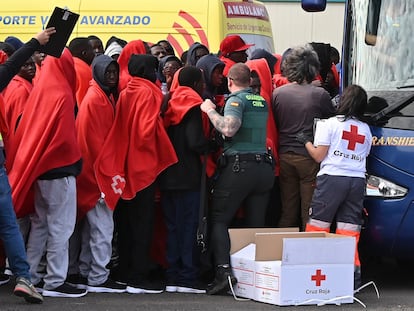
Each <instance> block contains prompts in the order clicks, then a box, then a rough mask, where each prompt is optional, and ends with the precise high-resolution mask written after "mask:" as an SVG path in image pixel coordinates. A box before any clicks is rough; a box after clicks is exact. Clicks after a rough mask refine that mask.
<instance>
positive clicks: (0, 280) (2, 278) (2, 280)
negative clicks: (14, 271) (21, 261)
mask: <svg viewBox="0 0 414 311" xmlns="http://www.w3.org/2000/svg"><path fill="white" fill-rule="evenodd" d="M9 282H10V276H8V275H7V274H4V273H0V285H3V284H7V283H9Z"/></svg>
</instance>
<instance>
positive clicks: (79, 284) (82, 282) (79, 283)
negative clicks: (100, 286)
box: [66, 274, 88, 289]
mask: <svg viewBox="0 0 414 311" xmlns="http://www.w3.org/2000/svg"><path fill="white" fill-rule="evenodd" d="M66 283H68V284H69V285H71V286H73V287H76V288H77V289H87V288H88V279H87V278H86V277H84V276H82V275H80V274H69V275H68V276H67V278H66Z"/></svg>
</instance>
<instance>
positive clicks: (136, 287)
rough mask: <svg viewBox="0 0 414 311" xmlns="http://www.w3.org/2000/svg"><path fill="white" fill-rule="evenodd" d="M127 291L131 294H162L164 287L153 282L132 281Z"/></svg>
mask: <svg viewBox="0 0 414 311" xmlns="http://www.w3.org/2000/svg"><path fill="white" fill-rule="evenodd" d="M126 291H127V292H128V293H130V294H160V293H162V292H163V291H164V287H163V286H162V285H160V284H158V283H157V282H152V281H132V282H128V284H127V288H126Z"/></svg>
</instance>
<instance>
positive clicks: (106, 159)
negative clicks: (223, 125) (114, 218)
mask: <svg viewBox="0 0 414 311" xmlns="http://www.w3.org/2000/svg"><path fill="white" fill-rule="evenodd" d="M161 102H162V93H161V90H160V89H159V88H158V87H157V86H156V85H155V84H154V83H151V82H150V81H148V80H146V79H142V78H138V77H132V78H131V80H130V81H129V83H128V85H127V88H126V89H125V90H124V91H122V92H121V94H120V96H119V99H118V102H117V105H116V110H115V120H114V123H113V126H112V128H111V130H110V132H109V134H108V136H107V139H106V140H105V143H104V145H103V146H102V151H101V153H100V154H99V156H98V159H97V160H96V163H95V171H96V179H97V181H98V185H99V188H100V189H101V191H102V192H103V193H104V194H105V200H106V203H107V205H108V206H109V207H110V208H112V209H114V208H115V206H116V203H117V201H118V199H119V198H120V197H122V198H123V199H126V200H128V199H132V198H134V197H135V195H136V193H137V192H139V191H140V190H142V189H144V188H146V187H147V186H149V185H150V184H152V183H153V182H154V181H155V179H156V178H157V176H158V175H159V173H161V172H162V171H163V170H164V169H166V168H167V167H168V166H170V165H172V164H174V163H176V162H177V156H176V154H175V151H174V147H173V146H172V144H171V142H170V140H169V137H168V135H167V132H166V130H165V128H164V125H163V120H162V119H161V117H160V113H159V112H160V107H161Z"/></svg>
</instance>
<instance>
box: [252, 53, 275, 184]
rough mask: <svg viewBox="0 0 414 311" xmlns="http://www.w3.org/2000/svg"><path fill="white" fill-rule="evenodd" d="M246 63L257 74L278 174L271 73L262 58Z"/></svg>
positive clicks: (268, 141) (268, 137)
mask: <svg viewBox="0 0 414 311" xmlns="http://www.w3.org/2000/svg"><path fill="white" fill-rule="evenodd" d="M246 65H247V66H248V67H249V68H250V70H255V71H256V72H257V74H258V75H259V79H260V83H261V85H262V86H261V90H260V95H262V97H263V98H264V99H265V100H266V102H267V105H268V109H269V117H268V119H267V147H270V149H272V152H273V156H274V157H275V159H276V167H275V175H276V176H278V175H279V168H280V167H279V161H278V145H279V133H278V131H277V128H276V123H275V120H274V118H273V109H272V92H273V82H272V74H271V73H270V69H269V65H268V64H267V61H266V60H265V59H264V58H260V59H254V60H249V61H247V62H246Z"/></svg>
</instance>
